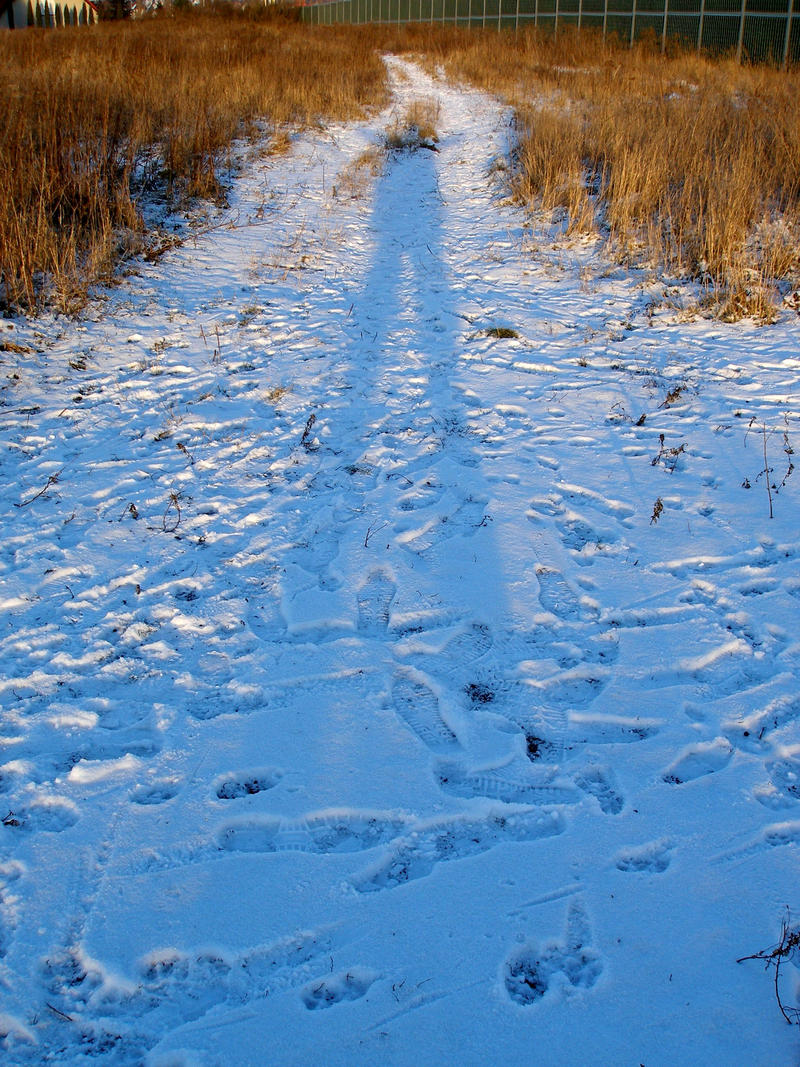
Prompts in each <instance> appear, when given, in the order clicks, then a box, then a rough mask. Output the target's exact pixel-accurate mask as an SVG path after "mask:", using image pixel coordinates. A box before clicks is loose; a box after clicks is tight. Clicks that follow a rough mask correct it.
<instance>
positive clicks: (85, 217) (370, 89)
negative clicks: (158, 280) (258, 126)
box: [0, 8, 385, 309]
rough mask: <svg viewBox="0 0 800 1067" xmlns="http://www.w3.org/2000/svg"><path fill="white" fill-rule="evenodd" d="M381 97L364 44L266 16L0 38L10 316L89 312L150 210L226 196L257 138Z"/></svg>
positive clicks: (4, 252) (158, 20)
mask: <svg viewBox="0 0 800 1067" xmlns="http://www.w3.org/2000/svg"><path fill="white" fill-rule="evenodd" d="M254 14H255V15H256V16H258V17H254ZM384 93H385V70H384V67H383V64H382V63H381V61H380V57H379V55H378V54H377V53H376V52H375V50H374V48H373V47H372V45H371V44H370V43H369V42H368V41H367V40H366V39H365V38H364V37H363V36H362V35H357V34H355V35H354V34H352V33H350V32H348V31H347V30H346V29H341V30H333V31H328V32H325V33H319V32H309V30H308V29H307V28H305V27H303V26H302V25H301V24H299V23H298V22H297V20H295V19H292V18H291V17H287V16H286V15H285V14H280V13H279V14H278V15H272V17H269V10H268V9H267V11H266V12H265V9H264V8H260V9H259V10H258V11H254V10H250V11H248V10H244V11H243V12H239V13H235V12H232V11H231V10H230V8H228V9H227V11H226V12H225V14H224V15H223V14H221V13H220V12H219V11H215V10H214V9H213V8H209V9H206V10H204V11H203V12H201V13H199V14H198V13H196V12H189V13H187V14H185V15H181V14H177V15H170V16H167V15H164V16H161V17H153V18H147V19H143V20H141V21H134V22H111V23H104V24H101V25H99V26H96V27H93V28H91V29H82V28H75V29H68V28H67V29H62V30H59V31H54V30H50V31H43V30H36V29H30V30H26V31H24V32H16V31H15V32H13V33H4V34H2V35H0V99H3V101H4V104H5V107H4V112H5V123H4V124H2V125H0V174H2V175H4V179H3V183H2V188H0V267H1V268H2V290H3V293H2V295H3V296H4V299H5V303H6V304H7V305H8V306H11V307H18V308H24V309H36V308H38V307H40V306H41V305H42V304H43V303H44V302H52V303H54V304H56V305H57V306H59V307H61V308H62V309H69V308H72V307H75V306H77V305H79V304H80V302H81V301H82V300H83V299H84V298H85V294H86V292H87V288H88V286H89V285H90V284H91V283H92V282H93V281H97V280H103V279H106V278H108V277H109V275H110V274H111V272H112V270H113V268H114V264H115V263H116V262H117V261H118V258H119V256H120V254H124V252H125V251H126V249H128V248H131V247H139V246H140V245H139V241H140V235H141V233H142V229H143V224H142V220H141V215H140V211H139V209H138V206H137V197H138V195H139V194H141V193H142V192H144V191H145V190H146V189H147V188H148V187H150V188H151V189H153V188H155V187H158V188H159V189H160V190H161V191H162V192H163V191H166V192H167V193H168V194H169V195H171V196H172V198H173V199H177V198H179V197H182V196H216V195H218V194H219V192H220V169H219V168H220V165H221V163H224V158H225V153H226V150H227V149H228V146H229V145H230V144H231V142H232V140H233V139H234V138H236V137H237V136H240V135H242V134H243V133H246V132H247V130H248V124H250V123H253V122H254V121H256V120H263V121H266V122H267V123H269V124H271V125H278V124H281V123H285V122H291V123H300V124H304V123H310V122H314V121H330V120H342V119H348V118H352V117H354V116H355V115H358V114H361V113H363V110H364V108H365V107H367V106H369V105H375V104H379V103H381V101H382V99H383V96H384Z"/></svg>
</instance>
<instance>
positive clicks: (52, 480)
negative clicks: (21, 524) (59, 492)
mask: <svg viewBox="0 0 800 1067" xmlns="http://www.w3.org/2000/svg"><path fill="white" fill-rule="evenodd" d="M63 473H64V468H63V467H62V468H61V470H60V471H56V473H55V474H51V475H50V477H49V478H48V479H47V485H46V486H45V487H44V489H40V490H39V492H38V493H36V495H35V496H32V497H31V498H30V500H23V501H22V503H21V504H17V503H16V502H15V503H14V507H15V508H25V507H27V506H28V504H32V503H33V502H34V500H38V499H39V497H40V496H44V494H45V493H46V492H47V490H48V489H49V488H50V486H51V485H55V484H56V483H57V482H58V479H59V478H60V477H61V475H62V474H63Z"/></svg>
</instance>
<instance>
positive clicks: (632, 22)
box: [631, 0, 636, 48]
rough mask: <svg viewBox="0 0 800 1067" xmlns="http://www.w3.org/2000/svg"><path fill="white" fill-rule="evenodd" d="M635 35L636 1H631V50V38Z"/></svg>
mask: <svg viewBox="0 0 800 1067" xmlns="http://www.w3.org/2000/svg"><path fill="white" fill-rule="evenodd" d="M635 33H636V0H633V10H632V11H631V48H633V36H634V34H635Z"/></svg>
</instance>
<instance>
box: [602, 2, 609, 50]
mask: <svg viewBox="0 0 800 1067" xmlns="http://www.w3.org/2000/svg"><path fill="white" fill-rule="evenodd" d="M607 24H608V0H603V44H605V43H606V26H607Z"/></svg>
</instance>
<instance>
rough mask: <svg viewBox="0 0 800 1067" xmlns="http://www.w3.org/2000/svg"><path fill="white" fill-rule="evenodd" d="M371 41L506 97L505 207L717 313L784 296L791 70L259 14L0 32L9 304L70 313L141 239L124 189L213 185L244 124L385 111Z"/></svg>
mask: <svg viewBox="0 0 800 1067" xmlns="http://www.w3.org/2000/svg"><path fill="white" fill-rule="evenodd" d="M381 51H395V52H406V53H414V54H416V55H421V56H423V57H424V58H425V61H426V62H427V63H429V64H430V65H431V66H433V67H438V66H443V67H444V68H445V70H446V71H447V72H448V74H449V75H450V76H452V77H454V78H458V79H461V80H464V81H467V82H469V83H471V84H473V85H477V86H479V87H481V88H483V89H485V90H487V91H489V92H491V93H494V94H496V95H498V96H500V97H501V98H503V99H504V100H506V101H507V102H508V103H510V104H511V105H512V106H513V107H514V109H515V111H516V114H517V119H518V125H519V145H518V152H517V156H516V166H515V171H514V188H515V192H516V194H517V195H518V197H519V198H520V199H521V200H523V201H525V202H526V203H528V204H530V205H531V206H532V207H534V208H536V209H537V210H540V211H544V212H546V213H558V214H559V216H560V217H561V219H562V220H563V225H564V229H565V231H566V232H567V233H568V234H573V233H587V232H594V233H597V234H600V235H602V237H603V238H604V239H605V240H606V241H607V242H608V246H609V248H610V249H611V251H612V252H613V254H615V255H616V256H617V257H619V258H620V259H621V260H623V261H625V262H628V263H635V264H640V265H645V264H649V265H652V266H653V267H654V268H656V269H658V270H660V271H663V272H666V273H668V274H672V275H674V276H680V277H692V278H696V279H701V280H702V281H703V282H704V283H705V284H706V286H707V290H708V301H709V302H710V303H713V304H714V307H715V310H716V312H717V313H718V314H720V315H722V316H723V317H729V318H736V317H739V316H742V315H755V316H756V317H759V318H762V319H768V318H769V317H771V315H772V314H773V309H774V306H775V302H776V298H777V297H778V296H779V295H780V288H781V286H782V287H783V288H786V287H789V286H791V287H797V286H798V285H800V108H798V106H797V100H798V99H800V73H798V72H797V71H796V70H795V71H788V72H781V71H778V70H774V69H770V68H768V67H748V66H741V67H740V66H737V65H736V64H735V63H733V62H732V61H731V60H729V59H725V58H723V59H714V60H712V59H709V58H704V57H702V56H698V55H696V54H690V53H687V54H680V53H677V52H676V53H674V54H672V55H668V56H661V55H660V54H659V53H658V52H657V50H655V49H653V48H648V46H647V44H640V45H639V46H638V47H636V48H634V49H629V48H627V47H622V46H618V45H617V44H615V43H614V42H613V40H609V41H606V42H603V41H602V40H601V39H600V38H599V37H596V36H594V35H593V34H591V33H586V32H584V33H583V34H581V35H580V36H578V35H576V34H575V35H571V34H568V33H560V34H559V36H558V38H557V39H554V38H553V37H551V36H545V35H543V34H541V33H537V32H536V31H534V30H530V31H526V32H521V33H519V34H518V35H516V36H514V35H511V34H498V33H496V32H494V31H492V32H481V31H477V30H473V31H467V30H457V29H455V28H452V27H438V26H432V25H428V24H423V25H419V26H413V25H412V26H408V27H396V26H391V27H389V26H362V27H347V26H340V27H309V26H304V25H302V24H300V23H299V22H298V21H297V19H296V18H293V17H292V16H291V14H289V13H287V12H286V11H285V10H284V11H283V12H278V13H277V15H276V14H271V13H270V9H268V8H267V9H265V8H263V7H259V8H250V9H247V8H245V9H243V10H241V11H235V10H232V9H231V8H230V7H227V6H226V7H222V8H220V9H215V8H214V7H206V8H204V9H201V11H200V12H197V11H189V12H187V13H185V14H178V15H169V16H168V15H163V16H160V17H154V18H149V19H144V20H141V21H136V22H125V23H106V24H103V25H100V26H98V27H95V28H93V29H91V30H82V29H74V30H71V29H64V30H60V31H58V32H55V31H49V32H48V31H39V30H29V31H25V32H24V33H17V32H14V33H6V34H3V35H1V36H0V93H2V94H3V97H2V98H3V99H4V100H5V101H6V104H7V106H6V115H7V121H6V124H5V127H3V128H0V174H3V175H6V176H7V178H6V180H5V185H4V186H2V187H0V266H1V267H2V290H3V291H4V294H5V301H6V303H7V304H8V305H11V306H17V307H22V308H32V309H35V308H36V307H38V306H41V304H42V302H43V301H45V300H50V301H53V302H55V303H56V304H57V305H59V306H61V307H62V308H69V307H71V306H74V305H76V304H79V303H80V301H81V300H82V299H83V298H84V296H85V293H86V291H87V288H88V286H89V285H90V284H91V282H92V281H95V280H98V279H101V280H102V279H104V278H107V277H108V276H109V275H110V274H111V272H112V271H113V268H114V264H115V263H116V262H117V261H118V258H119V256H120V255H121V254H124V253H125V252H126V250H129V249H130V248H136V247H140V243H141V234H142V228H143V224H142V221H141V216H140V212H139V209H138V204H137V197H138V196H139V195H140V194H141V193H142V192H144V191H146V190H147V189H148V188H150V189H151V190H153V189H159V190H161V191H164V190H166V192H167V194H168V195H170V196H172V198H173V199H178V198H180V197H181V196H195V195H197V196H212V197H213V196H216V195H219V193H220V188H221V186H220V166H221V165H222V164H224V161H225V157H226V152H227V149H228V146H229V145H230V143H231V141H232V140H233V139H234V138H235V137H237V136H239V135H241V134H242V133H247V131H248V127H250V126H252V125H253V124H254V123H255V122H257V121H258V120H265V121H266V122H267V123H269V124H273V125H278V124H281V123H284V122H296V123H301V124H302V123H309V122H313V121H317V120H319V121H330V120H340V119H347V118H350V117H354V116H356V115H358V114H360V113H363V110H364V109H365V108H366V107H369V106H377V105H380V104H382V103H383V102H384V100H385V92H386V86H385V71H384V67H383V64H382V63H381V60H380V52H381Z"/></svg>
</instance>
